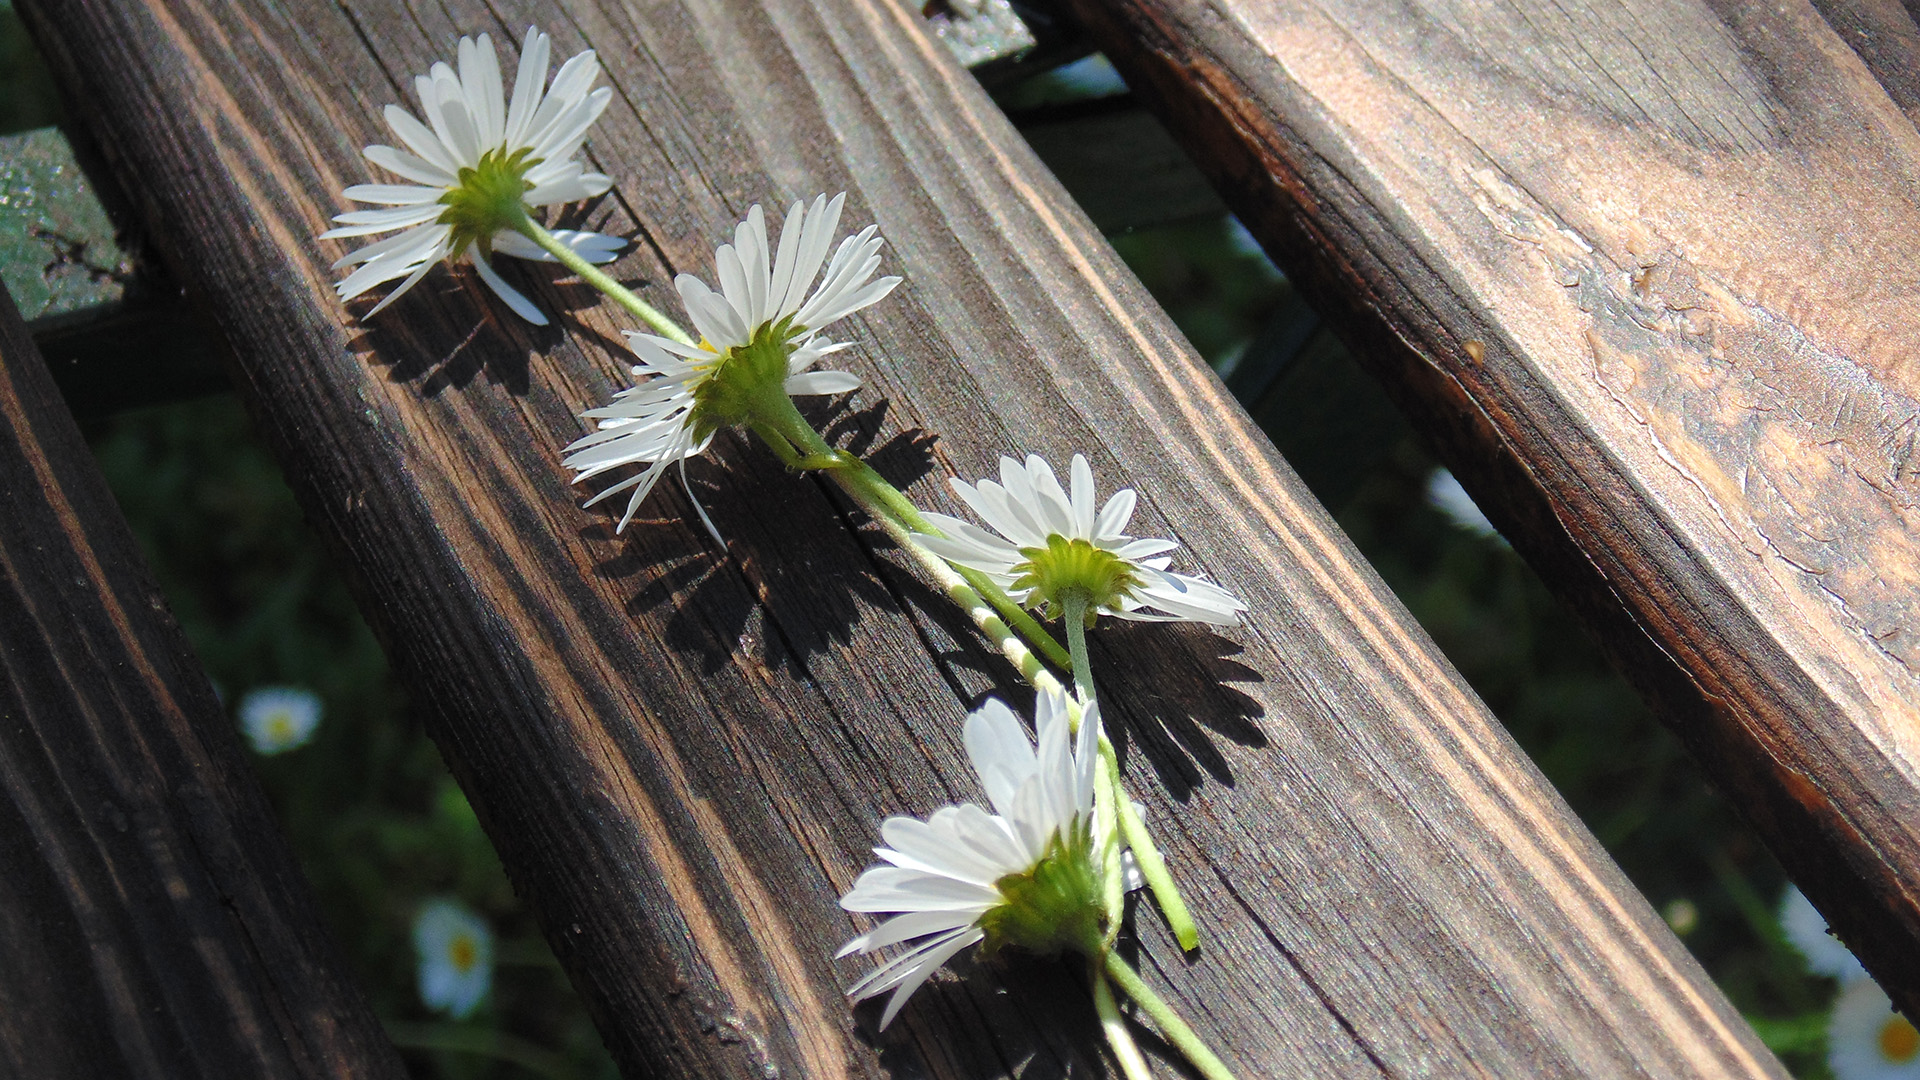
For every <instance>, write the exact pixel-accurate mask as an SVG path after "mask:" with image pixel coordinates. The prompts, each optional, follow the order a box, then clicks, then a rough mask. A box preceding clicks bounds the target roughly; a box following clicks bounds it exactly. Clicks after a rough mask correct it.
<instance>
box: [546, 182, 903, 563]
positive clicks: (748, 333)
mask: <svg viewBox="0 0 1920 1080" xmlns="http://www.w3.org/2000/svg"><path fill="white" fill-rule="evenodd" d="M845 202H846V195H845V194H840V195H836V196H834V197H833V198H832V199H828V198H827V197H826V196H825V195H821V196H820V197H818V198H816V199H814V201H813V204H812V206H810V207H809V206H806V205H804V204H802V203H799V202H796V203H794V204H793V206H792V207H791V208H790V209H788V211H787V217H786V222H785V224H784V225H783V226H782V227H781V230H780V243H779V247H778V248H777V249H775V250H773V251H772V252H771V253H770V250H769V245H768V242H767V225H766V217H765V215H764V214H763V213H762V212H761V209H760V207H759V206H758V205H757V204H756V205H755V206H754V207H753V209H751V210H749V211H748V212H747V218H746V220H745V221H743V222H741V223H740V225H739V226H738V227H737V228H736V229H735V230H734V241H733V243H731V244H723V245H721V246H720V247H719V249H718V250H716V251H715V252H714V267H715V270H716V272H717V274H718V277H719V280H720V289H719V291H717V292H716V291H715V290H714V289H713V288H711V287H710V286H708V285H707V283H706V282H704V281H702V280H700V279H699V278H698V277H695V276H694V275H692V274H681V275H680V276H679V277H677V278H675V279H674V282H673V283H674V287H675V288H676V289H678V290H679V292H680V299H681V302H682V303H683V304H684V305H685V306H686V309H687V314H688V315H689V316H690V317H691V318H692V319H693V325H694V328H695V329H696V330H697V331H698V332H699V335H700V340H699V341H698V342H697V343H692V344H688V343H685V342H680V341H675V340H673V339H671V338H667V337H661V336H659V335H656V334H647V333H638V332H629V333H628V334H627V338H628V340H629V341H630V342H631V343H632V346H633V351H634V354H635V355H636V356H638V357H639V359H640V362H639V363H638V364H635V365H634V366H633V374H634V375H635V377H636V378H639V379H642V380H644V381H642V382H641V383H640V384H639V385H637V386H634V387H632V388H631V389H627V390H623V391H621V392H620V393H618V394H616V395H615V396H614V399H613V402H612V403H611V404H609V405H606V406H604V407H602V408H598V409H592V410H590V411H588V412H586V413H584V414H582V415H583V416H584V417H586V418H587V419H590V420H595V421H597V422H598V427H599V430H598V431H596V432H594V433H593V434H591V435H588V436H586V437H584V438H582V439H579V440H577V441H576V442H574V443H573V444H572V445H571V446H569V447H567V449H566V453H567V457H566V458H565V461H564V463H565V464H566V466H567V467H568V468H571V469H576V470H578V471H579V472H578V475H576V476H575V477H574V482H575V483H579V482H580V481H582V480H586V479H588V478H590V477H594V476H598V475H599V474H601V473H603V472H606V471H607V470H609V469H616V468H619V467H621V466H623V465H631V464H644V465H646V466H647V468H646V469H644V470H643V471H641V472H640V473H639V474H638V475H635V476H632V477H629V478H627V479H625V480H622V481H621V482H619V483H617V484H614V485H613V486H611V487H609V488H607V489H606V490H604V491H602V492H600V493H599V494H598V495H595V496H594V497H593V498H591V499H589V500H587V504H586V505H588V506H591V505H593V504H594V503H596V502H599V501H600V500H601V499H605V498H607V497H609V496H611V495H614V494H617V493H619V492H621V491H626V490H628V489H632V490H633V495H632V496H631V497H630V498H629V499H628V500H627V510H626V513H625V514H624V515H622V516H621V518H620V524H619V526H618V529H625V528H626V527H627V523H628V522H630V521H632V520H633V515H634V513H635V512H636V511H638V510H639V508H640V504H641V502H643V501H644V500H645V499H646V497H647V495H648V493H649V492H651V491H652V490H653V486H654V484H655V483H657V482H658V481H659V479H660V476H661V474H662V472H663V471H664V470H665V469H666V467H667V466H668V465H670V464H673V463H674V462H684V461H685V460H686V459H687V458H690V457H693V456H695V455H697V454H700V453H701V452H703V451H705V450H706V448H707V445H708V444H709V443H710V442H711V441H712V439H713V434H714V432H716V431H718V430H719V429H720V428H722V427H727V426H732V425H736V424H741V425H745V426H747V427H749V428H751V429H753V430H754V431H755V432H756V433H757V434H759V435H761V436H762V437H763V438H764V439H766V440H767V442H768V443H769V445H771V446H773V447H774V449H775V450H776V451H778V452H780V453H781V454H782V457H783V458H785V459H787V460H788V461H789V463H792V462H793V460H794V459H795V458H797V457H798V456H799V455H800V454H803V453H805V452H807V450H808V449H809V448H810V447H811V446H812V445H814V444H817V443H818V441H819V439H818V436H817V434H815V433H814V432H813V429H812V428H811V427H809V426H807V424H806V422H805V421H804V420H803V419H801V417H800V415H799V413H798V412H797V411H795V410H794V408H793V402H792V396H793V395H797V394H838V393H842V392H844V391H848V390H854V389H857V388H858V387H859V386H860V379H859V378H858V377H857V376H854V375H851V374H848V373H847V372H844V371H814V370H812V368H813V366H814V365H815V364H817V363H819V362H820V360H821V359H822V358H823V357H826V356H827V355H829V354H831V353H835V352H838V351H840V350H841V349H844V348H846V347H847V345H846V344H845V343H835V342H832V341H829V340H827V339H825V338H823V337H820V336H819V331H820V330H821V329H823V328H825V327H827V326H828V325H830V324H832V323H834V322H837V321H839V320H841V319H844V318H846V317H847V316H848V315H851V314H853V313H854V312H856V311H859V310H860V309H862V308H865V307H867V306H868V305H870V304H873V303H874V302H876V301H878V300H879V299H881V298H882V297H884V296H886V295H887V294H888V293H889V292H892V291H893V288H894V286H896V285H898V284H899V283H900V279H899V278H897V277H882V278H877V279H874V278H873V273H874V271H875V270H877V269H879V267H880V249H881V247H882V246H883V244H884V243H885V241H883V240H882V239H881V238H880V236H879V235H878V232H879V227H878V226H876V225H869V226H867V227H866V228H865V229H862V230H861V231H860V232H859V233H858V234H856V235H853V236H849V237H846V238H845V239H843V240H841V241H840V244H839V246H838V247H837V248H834V247H833V237H834V233H835V230H836V229H837V228H838V226H839V223H840V209H841V207H842V206H843V205H844V204H845ZM829 249H832V251H833V257H832V259H831V260H830V261H829V260H828V258H827V253H828V251H829ZM822 263H825V264H826V271H825V273H824V275H822V274H821V264H822ZM816 277H819V279H820V281H819V285H818V287H815V286H814V280H815V278H816ZM869 279H872V280H869ZM801 428H805V431H801V430H800V429H801ZM618 529H617V530H616V531H618Z"/></svg>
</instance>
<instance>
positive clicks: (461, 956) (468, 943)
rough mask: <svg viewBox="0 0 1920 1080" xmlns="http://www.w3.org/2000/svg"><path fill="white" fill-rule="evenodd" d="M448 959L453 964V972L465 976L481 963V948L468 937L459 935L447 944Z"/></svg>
mask: <svg viewBox="0 0 1920 1080" xmlns="http://www.w3.org/2000/svg"><path fill="white" fill-rule="evenodd" d="M447 959H448V960H449V961H451V962H452V963H453V970H455V971H457V972H459V973H460V974H462V975H465V974H466V973H467V972H469V971H472V970H473V965H475V964H477V963H479V962H480V947H479V946H478V945H476V944H474V941H473V939H472V938H470V937H468V936H467V935H465V934H461V935H458V936H457V937H455V938H454V939H453V940H452V941H451V942H449V943H448V944H447Z"/></svg>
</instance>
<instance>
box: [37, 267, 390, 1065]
mask: <svg viewBox="0 0 1920 1080" xmlns="http://www.w3.org/2000/svg"><path fill="white" fill-rule="evenodd" d="M0 506H4V507H5V508H6V510H5V513H0V866H4V867H5V868H6V870H5V873H4V874H0V1075H6V1076H19V1077H28V1076H32V1077H49V1078H65V1077H71V1078H73V1080H94V1078H97V1077H106V1076H114V1077H122V1076H124V1077H152V1078H155V1080H171V1078H175V1077H201V1076H205V1077H216V1076H221V1077H224V1076H233V1077H240V1076H247V1077H287V1078H293V1077H306V1078H317V1077H342V1078H345V1077H400V1076H404V1075H405V1070H404V1069H403V1068H402V1066H401V1063H400V1060H399V1057H398V1056H397V1055H396V1054H395V1053H394V1051H393V1047H392V1046H391V1045H390V1044H389V1043H388V1042H387V1038H386V1036H385V1034H384V1033H383V1032H382V1031H381V1030H380V1026H379V1023H378V1022H377V1021H376V1020H375V1019H374V1017H373V1014H372V1012H371V1010H370V1009H369V1008H368V1006H367V1003H366V1000H365V998H364V997H363V995H362V994H361V992H360V988H359V987H358V986H357V985H355V984H354V982H353V980H352V978H351V976H350V975H349V974H348V973H347V972H346V970H345V966H344V964H343V962H342V960H341V958H340V957H339V956H338V955H337V950H336V949H335V947H334V945H333V943H332V941H331V940H330V939H329V938H328V936H327V934H326V931H325V930H324V929H322V928H321V926H320V923H319V918H318V915H317V914H316V912H315V911H314V909H313V904H312V901H311V899H310V897H309V895H308V893H307V885H306V881H305V879H304V878H302V877H301V875H300V871H299V869H298V867H296V866H295V865H294V861H293V855H292V853H291V852H290V851H289V850H288V849H287V846H286V841H285V840H284V839H283V838H282V837H281V836H280V834H279V831H278V829H277V827H276V826H275V824H274V821H273V815H272V811H271V810H270V808H269V807H268V805H267V801H266V798H265V797H264V796H263V795H262V793H261V791H260V789H259V784H258V781H256V780H255V779H254V776H253V773H252V769H251V766H250V765H249V763H248V762H247V761H246V759H245V757H244V755H243V752H242V750H241V749H240V745H239V736H238V732H237V731H236V730H235V728H234V725H233V722H232V721H231V720H229V719H228V718H227V716H226V714H225V710H223V709H222V708H221V707H220V703H219V702H218V701H217V700H216V699H215V698H214V694H213V687H212V685H211V684H210V683H208V681H207V677H206V675H205V674H204V673H202V672H201V671H200V669H199V667H198V666H197V665H196V664H195V663H194V661H193V656H192V652H191V650H190V648H189V646H188V645H187V642H186V639H185V637H183V636H182V635H181V633H180V630H179V628H178V627H177V626H176V625H175V624H174V622H173V619H172V617H171V616H169V615H168V614H167V611H166V607H165V605H164V603H163V602H162V601H161V598H160V593H159V590H158V589H156V588H155V587H154V585H153V583H152V581H151V580H149V579H148V577H147V573H146V570H145V566H144V564H143V562H142V560H141V558H140V552H139V548H138V547H137V546H136V544H135V543H134V539H133V535H132V534H131V533H130V532H129V531H128V530H127V525H126V522H125V521H124V520H123V519H122V518H121V516H120V510H119V508H118V507H117V506H115V505H114V502H113V497H112V495H111V494H109V493H108V491H107V485H106V481H105V480H104V479H103V478H102V477H101V476H100V473H99V470H98V469H97V468H96V467H95V466H94V464H93V455H92V453H91V452H90V451H89V450H88V449H87V445H86V443H84V442H83V441H81V438H80V433H79V431H78V429H76V428H75V426H74V422H73V418H72V417H71V416H70V415H68V413H67V409H66V406H65V405H64V404H62V402H61V400H60V396H59V393H58V392H57V391H56V390H55V389H54V384H53V380H52V378H51V377H50V376H49V375H48V373H47V370H46V367H45V365H44V364H42V362H41V360H40V356H39V353H38V352H36V351H35V349H34V347H33V342H32V340H31V339H30V338H29V337H28V336H27V332H26V327H25V325H24V324H23V323H22V322H21V320H20V314H19V312H18V311H17V310H16V309H15V308H14V306H13V301H12V300H11V299H9V298H8V297H7V296H6V293H5V291H4V290H0Z"/></svg>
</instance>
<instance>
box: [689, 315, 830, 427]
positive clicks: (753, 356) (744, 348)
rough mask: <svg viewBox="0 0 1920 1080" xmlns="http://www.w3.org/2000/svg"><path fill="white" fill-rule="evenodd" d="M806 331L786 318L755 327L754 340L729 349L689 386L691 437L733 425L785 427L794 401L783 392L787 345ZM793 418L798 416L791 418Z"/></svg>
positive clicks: (790, 349)
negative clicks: (711, 367)
mask: <svg viewBox="0 0 1920 1080" xmlns="http://www.w3.org/2000/svg"><path fill="white" fill-rule="evenodd" d="M804 333H805V331H804V330H802V329H798V328H796V327H794V326H793V320H792V319H791V318H788V319H782V320H780V321H779V322H776V323H769V324H767V325H765V326H762V327H760V328H759V329H758V330H756V331H754V335H753V340H752V341H749V342H747V343H746V344H745V345H736V346H734V347H733V348H731V349H728V350H727V351H726V353H725V354H724V355H723V356H721V357H720V359H719V360H718V361H717V362H716V363H715V365H714V368H713V373H712V374H711V375H708V376H707V377H706V378H705V379H704V380H702V381H701V382H700V384H699V385H698V386H695V387H694V388H693V401H694V406H693V415H692V417H691V418H690V419H689V421H688V423H690V424H692V425H693V435H694V438H695V440H696V441H697V440H702V439H705V438H706V437H707V436H709V435H711V434H713V433H714V432H715V431H718V430H719V429H720V428H723V427H731V426H733V425H735V424H761V425H764V424H769V423H770V424H773V425H774V426H775V427H776V428H779V429H784V427H785V426H786V425H787V423H788V414H790V413H792V411H793V405H792V402H791V401H790V400H789V399H788V397H787V360H788V358H789V357H790V356H791V355H792V354H793V348H792V346H791V345H790V344H789V343H790V342H791V341H793V339H794V338H796V337H799V336H800V335H801V334H804ZM795 418H796V419H797V416H796V417H795Z"/></svg>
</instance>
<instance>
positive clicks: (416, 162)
mask: <svg viewBox="0 0 1920 1080" xmlns="http://www.w3.org/2000/svg"><path fill="white" fill-rule="evenodd" d="M361 153H363V154H365V155H366V157H367V160H368V161H371V162H373V163H374V164H375V165H378V166H380V167H381V168H383V169H385V170H387V171H388V172H391V173H397V174H399V175H400V176H403V177H405V178H406V179H408V180H411V181H413V182H414V183H416V184H425V185H427V186H429V187H432V188H433V189H434V193H433V197H434V198H435V199H438V198H439V197H440V196H442V195H444V194H446V190H447V189H448V188H450V187H452V186H453V185H455V184H457V183H459V180H458V179H457V178H456V177H455V176H454V174H452V173H450V172H448V171H447V170H445V169H443V168H441V167H440V166H438V165H435V164H434V163H433V162H431V161H428V160H427V159H425V158H423V157H421V156H420V155H418V154H413V153H409V152H407V151H405V150H398V149H395V148H394V147H391V146H379V145H374V146H369V147H367V148H366V149H365V150H362V151H361Z"/></svg>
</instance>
